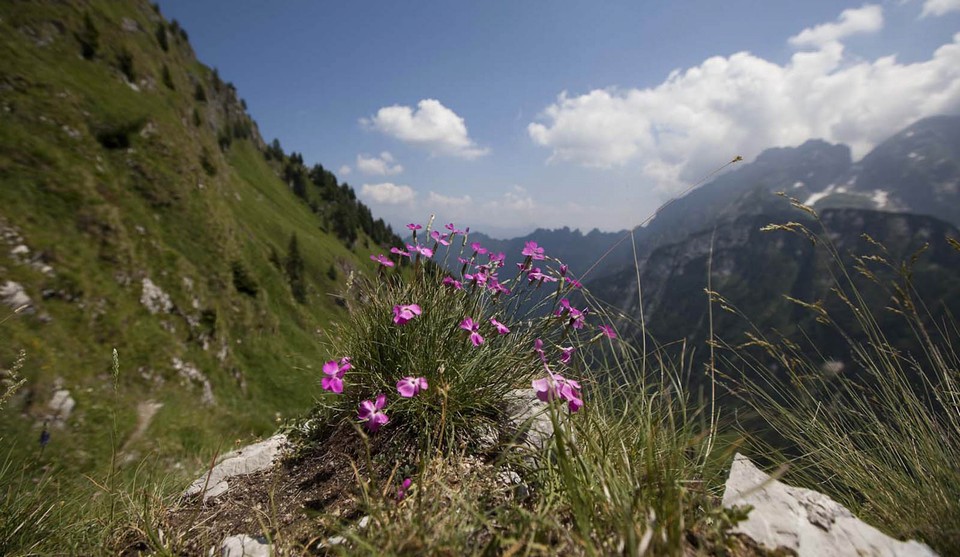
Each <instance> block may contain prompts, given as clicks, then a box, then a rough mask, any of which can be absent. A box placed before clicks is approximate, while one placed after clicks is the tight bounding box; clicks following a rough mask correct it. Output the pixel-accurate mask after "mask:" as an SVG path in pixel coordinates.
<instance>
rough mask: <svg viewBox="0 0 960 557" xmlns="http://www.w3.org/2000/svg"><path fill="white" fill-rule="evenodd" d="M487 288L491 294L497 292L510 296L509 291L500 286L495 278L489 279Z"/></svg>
mask: <svg viewBox="0 0 960 557" xmlns="http://www.w3.org/2000/svg"><path fill="white" fill-rule="evenodd" d="M487 288H489V289H490V291H491V292H499V293H501V294H505V295H509V294H510V289H509V288H507V287H506V286H504V285H503V284H501V283H500V281H499V280H497V277H496V276H492V277H490V279H489V280H488V281H487Z"/></svg>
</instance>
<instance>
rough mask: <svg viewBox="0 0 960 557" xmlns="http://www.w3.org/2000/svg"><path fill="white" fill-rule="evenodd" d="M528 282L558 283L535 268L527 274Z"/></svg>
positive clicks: (538, 268)
mask: <svg viewBox="0 0 960 557" xmlns="http://www.w3.org/2000/svg"><path fill="white" fill-rule="evenodd" d="M527 280H528V281H530V282H533V281H535V280H539V281H540V282H557V279H555V278H553V277H551V276H550V275H545V274H543V272H541V271H540V267H534V268H533V270H531V271H530V272H529V273H528V274H527Z"/></svg>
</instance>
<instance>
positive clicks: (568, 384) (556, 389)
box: [532, 370, 583, 412]
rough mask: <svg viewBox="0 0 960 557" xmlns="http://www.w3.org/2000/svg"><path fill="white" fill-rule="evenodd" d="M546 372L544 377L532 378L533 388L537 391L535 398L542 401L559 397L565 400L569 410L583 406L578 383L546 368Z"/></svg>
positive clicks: (573, 410) (575, 409)
mask: <svg viewBox="0 0 960 557" xmlns="http://www.w3.org/2000/svg"><path fill="white" fill-rule="evenodd" d="M547 372H548V373H547V376H546V377H543V378H542V379H534V380H533V382H532V384H533V389H534V390H535V391H536V392H537V398H538V399H540V400H542V401H544V402H550V401H552V400H556V399H558V398H559V399H562V400H565V401H567V408H569V410H570V412H576V411H577V410H580V408H582V407H583V399H582V398H581V397H580V383H578V382H576V381H574V380H573V379H567V378H565V377H563V376H562V375H557V374H555V373H553V372H550V370H547Z"/></svg>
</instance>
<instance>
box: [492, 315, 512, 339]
mask: <svg viewBox="0 0 960 557" xmlns="http://www.w3.org/2000/svg"><path fill="white" fill-rule="evenodd" d="M490 324H491V325H493V326H494V327H496V329H497V332H498V333H500V334H501V335H505V334H507V333H509V332H510V329H509V328H507V326H506V325H504V324H503V323H501V322H499V321H497V320H496V319H494V318H493V317H491V318H490Z"/></svg>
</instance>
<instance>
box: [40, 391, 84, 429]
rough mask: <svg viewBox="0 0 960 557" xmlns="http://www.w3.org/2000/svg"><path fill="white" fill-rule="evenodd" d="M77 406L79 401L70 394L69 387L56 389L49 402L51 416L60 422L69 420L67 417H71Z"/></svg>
mask: <svg viewBox="0 0 960 557" xmlns="http://www.w3.org/2000/svg"><path fill="white" fill-rule="evenodd" d="M76 406H77V401H75V400H73V397H72V396H70V391H68V390H67V389H57V390H56V391H54V392H53V397H51V398H50V402H48V403H47V407H48V408H49V409H50V417H51V418H52V419H53V420H56V421H58V422H60V423H63V422H66V421H67V418H69V417H70V414H71V413H73V409H74V408H75V407H76Z"/></svg>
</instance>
